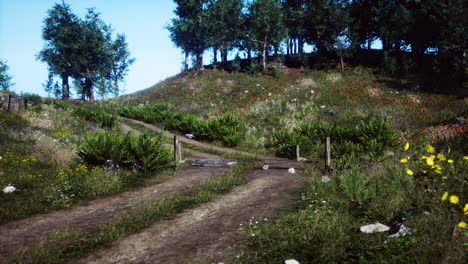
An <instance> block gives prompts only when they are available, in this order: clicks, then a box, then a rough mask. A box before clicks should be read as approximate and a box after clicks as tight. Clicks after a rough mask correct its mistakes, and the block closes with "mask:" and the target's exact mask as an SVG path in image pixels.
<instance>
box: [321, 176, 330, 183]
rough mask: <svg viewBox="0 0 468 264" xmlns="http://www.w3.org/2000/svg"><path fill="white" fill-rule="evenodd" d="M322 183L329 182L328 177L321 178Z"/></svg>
mask: <svg viewBox="0 0 468 264" xmlns="http://www.w3.org/2000/svg"><path fill="white" fill-rule="evenodd" d="M320 180H321V181H322V182H329V181H330V177H328V176H322V178H321V179H320Z"/></svg>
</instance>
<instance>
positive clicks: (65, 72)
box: [37, 2, 80, 99]
mask: <svg viewBox="0 0 468 264" xmlns="http://www.w3.org/2000/svg"><path fill="white" fill-rule="evenodd" d="M47 13H48V16H47V17H46V18H45V19H44V24H43V27H42V38H43V39H44V40H45V41H46V43H45V46H44V48H43V49H42V50H41V51H40V52H39V54H38V55H37V58H38V59H39V60H41V61H42V62H45V63H47V65H48V68H49V71H50V72H52V73H53V74H54V75H58V76H60V78H61V79H62V98H63V99H68V98H69V97H70V87H69V84H68V78H69V77H70V76H72V75H73V73H74V72H75V70H76V67H77V65H76V64H75V62H76V58H75V57H76V56H77V55H79V54H78V53H77V51H76V48H77V47H76V40H77V38H78V34H79V26H80V25H79V18H78V17H77V16H76V15H75V14H73V13H72V11H71V8H70V6H69V5H67V4H66V3H65V2H62V3H61V4H55V5H54V6H53V7H52V8H51V9H49V10H48V11H47Z"/></svg>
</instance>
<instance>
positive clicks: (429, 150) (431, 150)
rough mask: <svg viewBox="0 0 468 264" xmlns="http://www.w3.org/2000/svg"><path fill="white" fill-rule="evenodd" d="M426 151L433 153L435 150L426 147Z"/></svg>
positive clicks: (431, 147)
mask: <svg viewBox="0 0 468 264" xmlns="http://www.w3.org/2000/svg"><path fill="white" fill-rule="evenodd" d="M426 151H427V152H428V153H434V151H435V149H434V147H433V146H431V145H427V146H426Z"/></svg>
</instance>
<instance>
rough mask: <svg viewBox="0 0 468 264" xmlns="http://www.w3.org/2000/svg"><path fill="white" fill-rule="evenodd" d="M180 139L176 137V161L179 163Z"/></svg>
mask: <svg viewBox="0 0 468 264" xmlns="http://www.w3.org/2000/svg"><path fill="white" fill-rule="evenodd" d="M179 147H180V146H179V137H178V136H177V135H174V159H175V161H179Z"/></svg>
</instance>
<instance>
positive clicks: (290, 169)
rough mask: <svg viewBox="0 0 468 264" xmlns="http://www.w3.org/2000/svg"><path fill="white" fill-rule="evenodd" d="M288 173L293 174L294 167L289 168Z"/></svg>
mask: <svg viewBox="0 0 468 264" xmlns="http://www.w3.org/2000/svg"><path fill="white" fill-rule="evenodd" d="M288 173H291V174H294V173H296V170H295V169H294V168H289V170H288Z"/></svg>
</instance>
